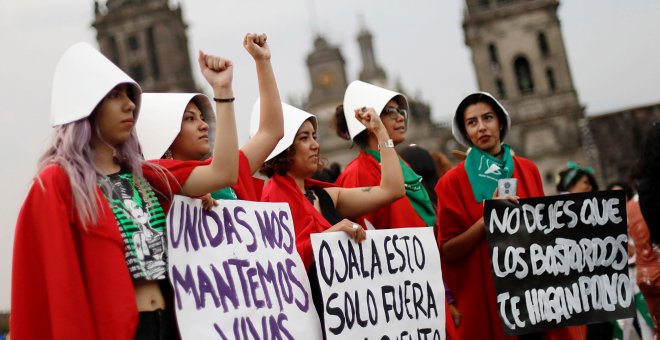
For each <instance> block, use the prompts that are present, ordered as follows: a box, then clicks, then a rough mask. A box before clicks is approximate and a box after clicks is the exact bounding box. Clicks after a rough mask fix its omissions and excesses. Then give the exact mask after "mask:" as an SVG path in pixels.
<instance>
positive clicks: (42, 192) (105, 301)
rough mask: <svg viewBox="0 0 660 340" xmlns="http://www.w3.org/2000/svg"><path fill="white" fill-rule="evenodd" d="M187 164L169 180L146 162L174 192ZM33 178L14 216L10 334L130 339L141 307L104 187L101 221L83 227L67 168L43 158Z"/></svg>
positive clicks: (153, 179)
mask: <svg viewBox="0 0 660 340" xmlns="http://www.w3.org/2000/svg"><path fill="white" fill-rule="evenodd" d="M192 169H193V167H190V166H180V167H178V168H177V169H175V171H173V172H171V174H169V175H167V179H168V183H166V182H162V181H161V180H160V178H163V177H159V176H155V173H154V171H153V170H152V169H150V168H149V167H146V166H143V171H144V174H145V178H147V180H148V181H149V182H150V184H152V185H153V186H154V187H155V188H157V190H159V191H161V192H168V191H166V190H168V189H167V188H168V184H169V187H170V188H172V192H173V193H177V192H178V191H179V190H178V188H179V186H178V185H177V184H176V183H183V182H185V181H186V179H187V178H188V175H190V172H192ZM38 178H39V179H40V180H35V181H34V182H33V183H32V187H31V188H30V191H29V192H28V195H27V198H26V199H25V202H24V203H23V206H22V208H21V211H20V213H19V215H18V221H17V223H16V234H15V238H14V257H13V265H12V291H11V294H12V295H11V318H10V328H11V337H12V339H19V340H20V339H133V338H134V336H135V329H136V327H137V323H138V310H137V304H136V301H135V295H134V291H133V281H132V279H131V275H130V273H129V271H128V267H127V265H126V259H125V257H124V252H125V247H126V246H125V245H124V241H123V240H122V237H121V235H120V232H119V227H118V226H117V221H116V219H115V216H114V215H113V213H112V209H111V208H110V206H109V205H108V203H107V201H106V200H105V197H104V196H103V193H102V192H101V190H100V189H97V190H96V194H97V196H98V197H99V198H100V201H101V202H102V206H101V209H100V212H99V217H98V221H97V223H96V224H95V225H91V226H88V227H87V228H86V229H85V228H83V225H82V223H81V222H80V220H79V219H78V216H77V213H76V211H75V208H74V201H73V194H72V191H71V186H70V183H69V177H68V176H67V174H66V172H65V171H64V169H62V168H61V167H60V166H58V165H51V166H48V167H46V168H45V169H44V170H43V171H41V173H40V174H39V175H38ZM163 179H164V178H163ZM90 199H92V198H90ZM161 204H162V205H163V208H165V206H169V202H166V201H162V200H161Z"/></svg>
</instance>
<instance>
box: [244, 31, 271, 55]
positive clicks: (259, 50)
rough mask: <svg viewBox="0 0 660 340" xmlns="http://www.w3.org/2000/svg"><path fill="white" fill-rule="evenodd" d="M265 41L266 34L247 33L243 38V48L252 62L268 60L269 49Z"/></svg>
mask: <svg viewBox="0 0 660 340" xmlns="http://www.w3.org/2000/svg"><path fill="white" fill-rule="evenodd" d="M266 40H267V37H266V34H256V33H248V34H246V35H245V38H243V47H244V48H245V49H246V50H247V51H248V53H250V55H251V56H252V58H254V60H268V59H270V47H268V43H267V42H266Z"/></svg>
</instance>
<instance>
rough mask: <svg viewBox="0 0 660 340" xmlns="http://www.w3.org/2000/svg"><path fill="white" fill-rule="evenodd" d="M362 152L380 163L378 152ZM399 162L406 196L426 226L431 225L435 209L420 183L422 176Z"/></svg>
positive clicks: (404, 163) (367, 150) (402, 162)
mask: <svg viewBox="0 0 660 340" xmlns="http://www.w3.org/2000/svg"><path fill="white" fill-rule="evenodd" d="M364 152H366V153H367V154H369V155H370V156H371V157H373V158H374V159H375V160H376V161H377V162H378V163H379V164H380V153H378V152H376V151H374V150H369V149H365V150H364ZM399 163H400V164H401V171H402V173H403V183H404V184H405V186H406V197H408V200H409V201H410V204H412V206H413V208H414V209H415V212H416V213H417V215H419V217H421V218H422V220H424V223H426V225H427V226H432V225H433V223H434V222H435V211H434V210H433V205H432V204H431V199H430V198H429V193H428V192H426V189H425V188H424V185H422V176H420V175H418V174H416V173H415V171H413V169H411V168H410V167H409V166H408V164H406V162H404V161H402V160H401V159H399Z"/></svg>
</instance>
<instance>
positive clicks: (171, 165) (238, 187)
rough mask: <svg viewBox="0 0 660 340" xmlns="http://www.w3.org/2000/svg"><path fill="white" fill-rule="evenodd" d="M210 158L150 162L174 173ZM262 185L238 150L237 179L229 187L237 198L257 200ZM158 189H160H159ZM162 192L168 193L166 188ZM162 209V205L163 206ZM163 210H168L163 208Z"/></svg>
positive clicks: (262, 182) (200, 163)
mask: <svg viewBox="0 0 660 340" xmlns="http://www.w3.org/2000/svg"><path fill="white" fill-rule="evenodd" d="M211 160H212V158H209V159H207V160H203V161H179V160H175V159H156V160H152V161H150V162H153V163H155V164H158V165H160V166H162V167H163V168H165V169H167V170H169V171H170V172H171V173H173V174H175V173H177V172H178V171H179V169H181V168H183V169H188V168H190V167H191V166H192V167H193V168H194V167H196V166H199V165H209V164H210V163H211ZM263 187H264V181H263V180H261V179H259V178H255V177H252V172H251V171H250V161H249V160H248V159H247V157H246V156H245V154H244V153H243V151H240V150H239V151H238V181H237V182H236V184H234V185H232V186H231V188H232V189H234V192H235V193H236V196H237V197H238V199H239V200H245V201H257V202H258V201H259V200H260V198H261V191H262V189H263ZM159 190H160V189H159ZM165 190H166V191H164V193H168V192H169V191H167V188H165ZM163 209H164V207H163ZM164 211H165V212H167V211H169V206H168V210H164Z"/></svg>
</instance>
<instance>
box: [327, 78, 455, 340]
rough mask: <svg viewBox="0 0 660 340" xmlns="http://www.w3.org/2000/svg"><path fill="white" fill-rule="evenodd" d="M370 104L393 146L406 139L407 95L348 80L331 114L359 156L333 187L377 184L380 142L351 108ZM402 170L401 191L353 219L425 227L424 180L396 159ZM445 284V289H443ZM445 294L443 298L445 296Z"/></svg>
mask: <svg viewBox="0 0 660 340" xmlns="http://www.w3.org/2000/svg"><path fill="white" fill-rule="evenodd" d="M365 106H370V107H374V108H375V109H376V112H380V117H381V119H382V122H383V125H384V126H385V129H386V130H387V134H388V136H389V137H390V138H391V140H392V142H393V144H394V145H399V144H401V143H402V142H403V141H405V139H406V130H407V127H408V111H409V106H408V99H406V97H405V96H404V95H402V94H400V93H397V92H393V91H390V90H387V89H384V88H382V87H378V86H375V85H372V84H369V83H365V82H362V81H359V80H356V81H354V82H352V83H351V84H350V85H349V86H348V88H347V89H346V93H345V94H344V103H343V104H342V105H339V106H338V107H337V110H336V112H335V121H336V124H335V125H336V129H337V130H336V132H337V135H338V136H339V137H341V138H344V139H348V140H352V141H353V143H354V144H357V145H358V146H359V147H360V151H359V154H358V156H357V157H356V158H355V159H354V160H352V161H351V162H350V163H348V165H347V166H346V169H344V171H343V172H342V173H341V175H339V178H337V182H336V183H337V185H339V186H342V187H344V188H355V187H363V186H371V185H377V184H378V182H379V181H380V178H381V169H384V167H383V166H381V161H380V157H379V155H378V153H377V152H376V150H380V149H381V147H382V145H381V143H380V141H379V140H378V138H377V136H376V135H374V134H373V133H371V132H370V131H368V130H365V128H364V126H362V125H361V124H359V121H358V120H357V119H355V118H353V116H352V114H351V112H352V111H353V110H355V109H356V108H360V107H365ZM399 166H400V168H401V171H402V173H403V180H404V184H405V188H406V195H405V196H403V197H401V198H399V199H398V200H396V201H394V202H392V203H391V204H388V205H385V206H382V207H381V208H379V209H377V210H374V211H371V212H369V213H366V214H364V215H362V216H359V217H358V218H357V219H356V221H357V222H358V223H360V224H362V225H363V226H364V227H367V226H373V227H374V228H375V229H390V228H409V227H428V226H433V224H434V222H435V209H434V207H433V203H432V202H431V199H430V198H429V194H428V192H427V191H426V188H425V187H424V184H423V182H422V181H423V178H422V177H421V176H419V174H417V173H415V171H413V169H412V168H411V167H410V166H409V165H408V164H407V163H406V162H405V161H404V160H403V159H399ZM445 288H446V287H445ZM446 297H447V296H446ZM445 310H446V314H445V315H446V316H447V318H446V323H445V326H446V331H447V338H449V339H452V338H455V336H454V333H455V330H454V321H453V320H452V318H451V315H450V313H449V305H448V304H447V300H445Z"/></svg>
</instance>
